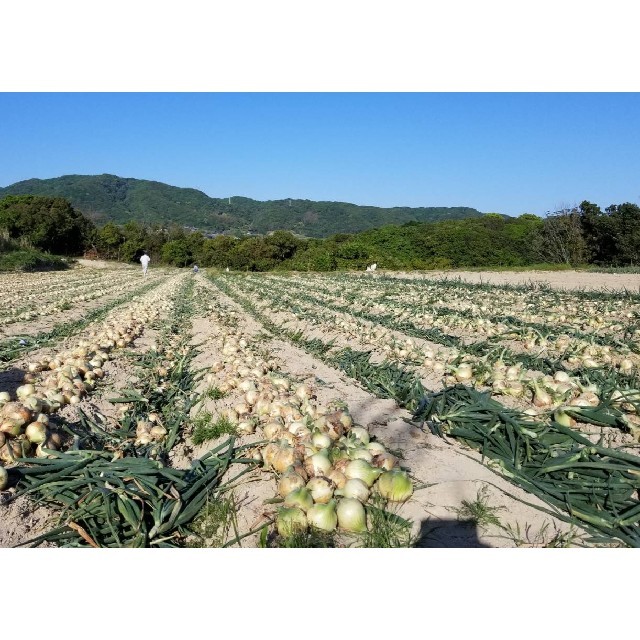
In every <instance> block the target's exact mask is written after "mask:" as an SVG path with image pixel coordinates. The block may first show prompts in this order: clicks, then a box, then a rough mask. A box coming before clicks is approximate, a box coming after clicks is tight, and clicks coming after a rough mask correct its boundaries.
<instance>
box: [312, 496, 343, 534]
mask: <svg viewBox="0 0 640 640" xmlns="http://www.w3.org/2000/svg"><path fill="white" fill-rule="evenodd" d="M307 520H308V521H309V525H311V526H312V527H314V528H316V529H320V530H321V531H333V530H334V529H335V528H336V526H337V525H338V516H337V514H336V502H335V500H329V502H327V503H326V504H314V505H313V506H312V507H311V508H310V509H309V511H307Z"/></svg>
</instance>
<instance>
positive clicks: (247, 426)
mask: <svg viewBox="0 0 640 640" xmlns="http://www.w3.org/2000/svg"><path fill="white" fill-rule="evenodd" d="M236 431H237V432H238V434H239V435H241V436H248V435H251V434H252V433H255V431H256V425H255V422H253V420H243V421H241V422H239V423H238V426H237V427H236Z"/></svg>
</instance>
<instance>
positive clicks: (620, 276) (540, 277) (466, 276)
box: [367, 271, 640, 293]
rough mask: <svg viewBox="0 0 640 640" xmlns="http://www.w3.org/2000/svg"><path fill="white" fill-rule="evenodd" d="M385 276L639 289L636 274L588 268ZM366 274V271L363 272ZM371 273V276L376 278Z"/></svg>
mask: <svg viewBox="0 0 640 640" xmlns="http://www.w3.org/2000/svg"><path fill="white" fill-rule="evenodd" d="M378 273H380V274H383V275H385V276H389V277H395V278H416V279H420V278H424V279H427V280H440V279H442V278H448V279H451V280H456V279H458V278H460V279H462V280H464V281H466V282H473V283H481V282H482V283H488V284H530V283H536V284H540V283H544V284H548V285H550V286H551V287H553V288H555V289H568V290H572V289H585V290H595V289H600V290H604V289H609V290H611V291H623V290H625V289H627V290H629V291H634V292H635V293H638V292H639V291H640V274H633V273H591V272H589V271H522V272H516V271H411V272H407V271H378V272H376V275H377V274H378ZM367 275H369V274H367ZM376 275H373V276H372V277H376Z"/></svg>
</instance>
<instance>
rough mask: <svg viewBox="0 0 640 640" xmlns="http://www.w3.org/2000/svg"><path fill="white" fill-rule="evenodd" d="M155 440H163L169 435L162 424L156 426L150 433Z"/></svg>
mask: <svg viewBox="0 0 640 640" xmlns="http://www.w3.org/2000/svg"><path fill="white" fill-rule="evenodd" d="M149 434H150V435H151V437H152V438H153V439H154V440H161V439H162V438H164V437H165V436H166V435H167V430H166V429H165V427H163V426H162V425H161V424H154V425H153V426H152V427H151V430H150V431H149Z"/></svg>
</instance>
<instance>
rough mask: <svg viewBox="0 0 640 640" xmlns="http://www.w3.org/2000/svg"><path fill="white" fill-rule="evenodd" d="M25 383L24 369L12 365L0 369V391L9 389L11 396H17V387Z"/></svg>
mask: <svg viewBox="0 0 640 640" xmlns="http://www.w3.org/2000/svg"><path fill="white" fill-rule="evenodd" d="M22 384H24V370H23V369H16V368H15V367H11V368H10V369H6V370H5V371H0V391H8V392H9V393H10V394H11V397H12V398H13V397H15V395H16V389H17V388H18V387H19V386H20V385H22Z"/></svg>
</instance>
